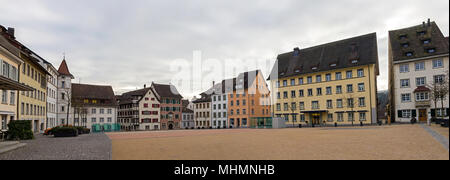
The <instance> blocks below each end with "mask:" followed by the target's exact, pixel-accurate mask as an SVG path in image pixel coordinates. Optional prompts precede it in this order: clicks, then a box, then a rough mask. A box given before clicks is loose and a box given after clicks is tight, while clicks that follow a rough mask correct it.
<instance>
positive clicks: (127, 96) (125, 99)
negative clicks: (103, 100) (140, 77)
mask: <svg viewBox="0 0 450 180" xmlns="http://www.w3.org/2000/svg"><path fill="white" fill-rule="evenodd" d="M148 91H152V93H154V94H155V92H154V91H153V89H152V88H144V89H138V90H135V91H130V92H127V93H123V94H122V95H121V96H118V97H117V98H118V101H119V104H120V105H123V104H131V103H133V99H136V98H135V97H136V96H137V97H140V99H139V101H140V100H142V98H143V97H144V96H145V94H147V92H148ZM156 99H157V100H158V101H159V98H158V97H157V96H156Z"/></svg>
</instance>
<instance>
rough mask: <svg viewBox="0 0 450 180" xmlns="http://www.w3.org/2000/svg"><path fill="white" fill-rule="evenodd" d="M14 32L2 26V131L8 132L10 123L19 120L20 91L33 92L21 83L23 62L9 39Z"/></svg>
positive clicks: (0, 102)
mask: <svg viewBox="0 0 450 180" xmlns="http://www.w3.org/2000/svg"><path fill="white" fill-rule="evenodd" d="M13 32H14V30H13V29H11V28H9V29H6V28H4V27H2V26H0V130H7V128H8V127H7V125H8V123H9V122H10V121H11V120H15V119H17V118H16V117H17V115H16V114H17V112H16V111H17V93H18V90H21V91H29V90H32V88H31V87H28V86H25V85H23V84H20V83H19V74H18V69H19V67H20V65H21V64H22V63H23V61H22V60H21V59H20V58H19V57H17V56H16V55H15V54H17V52H19V51H18V49H17V48H16V47H14V46H12V45H11V44H10V43H9V42H8V39H7V37H8V36H9V35H10V33H13Z"/></svg>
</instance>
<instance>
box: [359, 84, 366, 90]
mask: <svg viewBox="0 0 450 180" xmlns="http://www.w3.org/2000/svg"><path fill="white" fill-rule="evenodd" d="M365 90H366V88H365V86H364V83H359V84H358V91H359V92H363V91H365Z"/></svg>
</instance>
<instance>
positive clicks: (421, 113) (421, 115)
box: [419, 109, 428, 122]
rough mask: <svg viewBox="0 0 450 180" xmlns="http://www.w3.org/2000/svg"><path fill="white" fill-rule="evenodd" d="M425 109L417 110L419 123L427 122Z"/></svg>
mask: <svg viewBox="0 0 450 180" xmlns="http://www.w3.org/2000/svg"><path fill="white" fill-rule="evenodd" d="M427 118H428V116H427V109H419V122H427Z"/></svg>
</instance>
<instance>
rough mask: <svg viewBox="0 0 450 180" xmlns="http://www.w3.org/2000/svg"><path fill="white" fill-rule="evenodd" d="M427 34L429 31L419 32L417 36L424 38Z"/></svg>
mask: <svg viewBox="0 0 450 180" xmlns="http://www.w3.org/2000/svg"><path fill="white" fill-rule="evenodd" d="M426 33H427V31H419V32H417V35H418V36H423V35H425V34H426Z"/></svg>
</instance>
